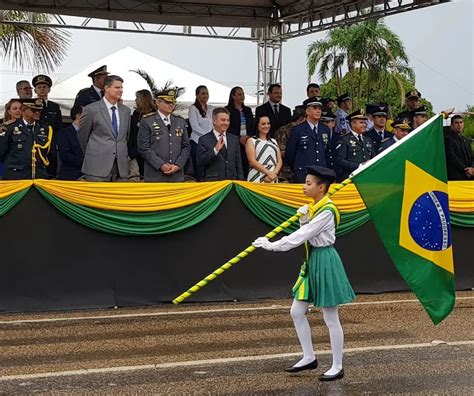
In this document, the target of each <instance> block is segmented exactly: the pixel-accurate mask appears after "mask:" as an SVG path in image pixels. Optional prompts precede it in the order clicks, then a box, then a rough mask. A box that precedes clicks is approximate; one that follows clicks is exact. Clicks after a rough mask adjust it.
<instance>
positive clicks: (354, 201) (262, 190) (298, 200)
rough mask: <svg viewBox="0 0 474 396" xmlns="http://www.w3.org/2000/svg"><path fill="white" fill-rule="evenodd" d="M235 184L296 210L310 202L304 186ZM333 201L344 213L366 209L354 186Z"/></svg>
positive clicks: (342, 191)
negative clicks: (304, 191)
mask: <svg viewBox="0 0 474 396" xmlns="http://www.w3.org/2000/svg"><path fill="white" fill-rule="evenodd" d="M235 183H238V184H239V185H241V186H242V187H244V188H246V189H248V190H250V191H253V192H255V193H257V194H260V195H263V196H265V197H267V198H270V199H273V200H275V201H278V202H280V203H282V204H284V205H287V206H291V207H294V208H299V207H300V206H303V205H305V204H307V203H308V202H309V201H310V199H309V198H308V197H306V196H305V195H304V194H303V185H302V184H287V183H281V184H265V183H250V182H241V181H239V182H235ZM331 199H332V201H333V202H334V204H335V205H336V206H337V208H338V209H339V210H340V211H341V212H343V213H347V212H357V211H359V210H364V209H365V205H364V202H363V201H362V199H361V198H360V196H359V192H358V191H357V189H356V188H355V185H354V184H348V185H347V186H346V187H344V188H343V189H341V190H339V191H338V192H337V193H335V194H334V195H333V196H332V197H331Z"/></svg>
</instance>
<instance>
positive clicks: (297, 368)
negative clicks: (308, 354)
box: [285, 358, 318, 373]
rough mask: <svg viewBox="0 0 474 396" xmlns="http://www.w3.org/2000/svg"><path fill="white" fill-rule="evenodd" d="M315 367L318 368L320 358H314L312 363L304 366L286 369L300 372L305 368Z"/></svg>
mask: <svg viewBox="0 0 474 396" xmlns="http://www.w3.org/2000/svg"><path fill="white" fill-rule="evenodd" d="M315 368H318V359H316V358H314V360H313V361H312V362H311V363H308V364H305V365H304V366H299V367H295V366H291V367H288V368H286V369H285V371H286V372H287V373H298V372H300V371H304V370H314V369H315Z"/></svg>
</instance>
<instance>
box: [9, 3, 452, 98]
mask: <svg viewBox="0 0 474 396" xmlns="http://www.w3.org/2000/svg"><path fill="white" fill-rule="evenodd" d="M449 1H450V0H300V1H294V0H278V1H277V0H257V1H248V0H230V1H224V0H213V1H204V0H184V1H180V0H175V1H169V0H168V1H160V0H155V1H140V0H0V9H2V10H19V11H27V12H41V13H47V14H50V15H51V18H50V21H49V22H48V23H45V24H44V25H47V26H50V27H61V28H67V29H87V30H96V31H116V32H130V33H132V32H133V33H143V34H157V35H169V36H186V37H204V38H218V39H228V40H245V41H253V42H255V43H256V44H257V59H258V65H257V66H258V81H257V82H258V92H259V93H260V94H263V96H265V87H267V86H268V85H269V84H271V83H275V82H281V78H282V71H281V64H282V43H283V42H285V41H287V40H289V39H291V38H295V37H299V36H303V35H307V34H311V33H316V32H320V31H323V30H327V29H331V28H334V27H337V26H341V25H345V24H350V23H356V22H359V21H361V20H364V19H368V18H381V17H385V16H389V15H394V14H398V13H402V12H407V11H412V10H417V9H420V8H424V7H429V6H433V5H437V4H441V3H447V2H449ZM0 21H1V23H5V24H18V25H21V24H32V22H31V20H12V19H8V20H6V19H5V18H4V16H3V12H1V11H0ZM261 96H262V95H259V98H260V97H261Z"/></svg>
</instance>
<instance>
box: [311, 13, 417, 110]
mask: <svg viewBox="0 0 474 396" xmlns="http://www.w3.org/2000/svg"><path fill="white" fill-rule="evenodd" d="M317 66H319V73H318V74H319V78H320V79H321V81H322V82H326V81H327V77H328V74H330V77H331V78H334V79H335V80H336V87H337V90H338V94H341V93H342V77H343V73H342V70H343V68H344V67H347V69H348V74H349V77H350V86H351V95H352V97H357V99H358V101H360V100H361V99H362V98H364V99H365V100H366V101H370V98H371V95H372V93H373V90H374V89H375V87H376V86H379V87H381V88H383V87H382V86H381V85H382V83H383V82H385V83H387V81H388V79H393V80H394V81H395V83H396V84H397V86H398V87H399V91H400V92H399V93H400V100H401V101H403V96H404V87H403V83H402V78H401V77H406V78H408V79H410V80H414V77H415V76H414V72H413V70H412V69H411V68H410V67H409V65H408V55H407V54H406V52H405V48H404V46H403V43H402V42H401V40H400V38H399V37H398V36H397V35H396V34H395V33H393V32H392V31H391V30H390V29H389V28H388V27H387V26H386V25H385V23H384V22H383V20H382V19H367V20H365V21H362V22H359V23H357V24H354V25H350V26H344V27H340V28H336V29H333V30H332V31H330V32H329V34H328V35H327V37H326V38H325V39H324V40H317V41H315V42H313V43H311V44H310V45H309V47H308V50H307V68H308V75H309V76H312V75H313V74H314V72H315V70H316V68H317ZM364 70H366V71H367V78H366V79H363V78H361V76H362V72H363V71H364ZM329 72H330V73H329ZM355 73H357V74H358V76H357V80H358V82H359V83H358V87H357V88H358V89H357V95H356V92H355V87H354V79H355ZM363 81H365V86H364V85H363V84H362V82H363Z"/></svg>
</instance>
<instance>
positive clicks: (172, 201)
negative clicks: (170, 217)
mask: <svg viewBox="0 0 474 396" xmlns="http://www.w3.org/2000/svg"><path fill="white" fill-rule="evenodd" d="M230 183H232V182H231V181H229V180H225V181H221V182H208V183H95V182H77V181H56V180H35V185H36V186H38V187H40V188H42V189H43V190H45V191H47V192H48V193H50V194H52V195H54V196H56V197H58V198H61V199H64V200H66V201H68V202H71V203H75V204H79V205H84V206H89V207H92V208H97V209H106V210H116V211H124V212H155V211H159V210H167V209H176V208H181V207H183V206H188V205H192V204H194V203H197V202H200V201H203V200H204V199H206V198H209V197H210V196H212V195H214V194H216V193H217V192H219V191H220V190H222V189H223V188H225V187H227V186H228V185H229V184H230Z"/></svg>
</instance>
